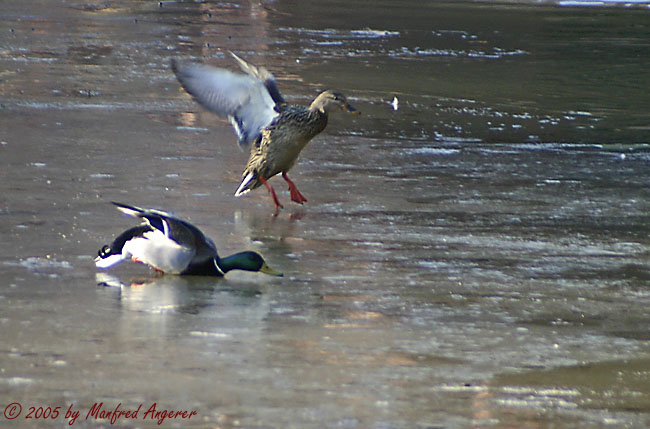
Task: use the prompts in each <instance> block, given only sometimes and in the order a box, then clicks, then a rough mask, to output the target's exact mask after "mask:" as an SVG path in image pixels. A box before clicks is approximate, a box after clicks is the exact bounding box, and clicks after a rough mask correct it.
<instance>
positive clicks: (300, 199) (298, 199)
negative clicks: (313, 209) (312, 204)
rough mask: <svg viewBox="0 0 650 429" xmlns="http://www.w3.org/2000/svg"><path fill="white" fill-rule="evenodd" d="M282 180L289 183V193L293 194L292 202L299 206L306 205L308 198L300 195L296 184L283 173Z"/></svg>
mask: <svg viewBox="0 0 650 429" xmlns="http://www.w3.org/2000/svg"><path fill="white" fill-rule="evenodd" d="M282 178H283V179H284V180H286V181H287V183H288V184H289V192H290V193H291V201H294V202H296V203H298V204H302V203H306V202H307V198H305V196H304V195H303V194H301V193H300V191H299V190H298V187H296V184H295V183H293V182H292V181H291V179H289V176H287V173H284V172H283V173H282Z"/></svg>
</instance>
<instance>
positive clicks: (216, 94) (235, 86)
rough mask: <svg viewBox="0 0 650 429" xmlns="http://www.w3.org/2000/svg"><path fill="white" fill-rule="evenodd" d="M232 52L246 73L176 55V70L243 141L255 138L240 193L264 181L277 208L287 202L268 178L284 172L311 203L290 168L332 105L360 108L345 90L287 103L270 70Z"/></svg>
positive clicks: (295, 196) (299, 198) (296, 195)
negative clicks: (306, 101) (187, 60)
mask: <svg viewBox="0 0 650 429" xmlns="http://www.w3.org/2000/svg"><path fill="white" fill-rule="evenodd" d="M230 54H231V55H232V56H233V58H235V60H236V61H237V63H238V64H239V66H240V67H241V69H242V70H243V71H244V72H246V74H237V73H233V72H231V71H229V70H226V69H221V68H215V67H210V66H206V65H202V64H195V63H188V64H181V63H179V62H177V61H176V60H172V70H173V71H174V73H175V74H176V77H177V78H178V81H179V82H180V83H181V85H182V86H183V88H185V90H186V91H187V92H188V93H189V94H191V95H192V96H194V98H195V99H196V101H197V102H198V103H199V104H201V105H202V106H204V107H206V108H207V109H209V110H211V111H212V112H214V113H216V114H217V115H218V116H220V117H222V118H228V119H229V120H230V123H231V124H232V126H233V127H234V128H235V132H236V133H237V136H238V137H239V144H240V146H247V145H249V144H251V143H252V146H251V149H250V156H249V158H248V163H247V164H246V168H245V169H244V172H243V174H242V177H243V180H242V181H241V184H240V185H239V187H238V188H237V191H235V196H236V197H239V196H240V195H243V194H245V193H247V192H249V191H251V190H253V189H255V188H257V187H259V186H261V185H264V186H266V188H267V189H268V191H269V193H270V194H271V196H272V197H273V202H274V203H275V212H276V213H277V212H278V209H279V208H281V207H282V204H280V202H279V201H278V197H277V196H276V194H275V191H274V190H273V187H272V186H271V185H270V184H269V183H268V180H269V179H270V178H271V177H273V176H275V175H276V174H278V173H282V178H283V179H284V180H286V182H287V183H288V184H289V192H290V193H291V200H292V201H295V202H296V203H298V204H302V203H304V202H307V198H305V197H304V196H303V195H302V194H301V193H300V192H299V191H298V188H297V187H296V185H295V184H294V183H293V182H292V181H291V179H289V177H288V176H287V172H288V171H289V170H290V169H291V167H293V164H294V163H295V162H296V159H297V158H298V155H299V154H300V151H302V149H303V148H304V147H305V145H306V144H307V143H308V142H309V141H310V140H311V139H312V138H314V137H315V136H316V135H317V134H319V133H320V132H321V131H323V130H324V129H325V127H326V126H327V116H328V114H329V112H330V111H331V110H332V108H334V107H338V108H340V109H341V110H344V111H347V112H350V113H357V114H358V113H359V112H358V111H357V110H356V109H355V108H354V107H352V106H351V105H350V104H349V103H348V102H347V100H346V98H345V96H344V95H343V94H341V93H340V92H336V91H331V90H328V91H324V92H321V93H320V94H319V95H318V97H316V99H315V100H314V101H313V102H312V103H311V105H310V106H309V107H305V106H299V105H290V104H287V103H286V102H285V101H284V98H283V97H282V95H281V94H280V91H279V90H278V87H277V86H276V84H275V77H274V76H273V75H272V74H271V73H270V72H269V71H268V70H266V69H265V68H263V67H257V66H255V65H253V64H250V63H248V62H246V61H244V60H243V59H242V58H240V57H238V56H237V55H235V54H234V53H232V52H231V53H230Z"/></svg>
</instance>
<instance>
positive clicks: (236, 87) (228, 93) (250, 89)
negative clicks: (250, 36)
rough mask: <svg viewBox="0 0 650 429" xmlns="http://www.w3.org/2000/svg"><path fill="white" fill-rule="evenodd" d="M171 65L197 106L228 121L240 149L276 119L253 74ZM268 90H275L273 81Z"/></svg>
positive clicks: (272, 103)
mask: <svg viewBox="0 0 650 429" xmlns="http://www.w3.org/2000/svg"><path fill="white" fill-rule="evenodd" d="M237 58H238V57H237ZM171 65H172V70H173V71H174V73H175V74H176V78H177V79H178V81H179V82H180V83H181V85H182V86H183V88H184V89H185V90H186V91H187V92H188V93H189V94H191V95H192V96H193V97H194V99H195V100H196V101H197V102H198V103H199V104H201V105H202V106H203V107H205V108H206V109H208V110H210V111H212V112H214V113H216V114H217V115H218V116H220V117H222V118H227V119H228V120H229V121H230V123H231V124H232V126H233V127H234V128H235V132H236V133H237V136H238V138H239V144H240V145H241V146H248V145H249V144H250V142H251V141H253V140H254V139H255V138H256V137H257V136H258V135H259V133H260V131H261V130H262V129H263V128H264V127H266V126H267V125H269V124H270V123H271V122H272V121H273V119H274V118H275V117H276V116H277V115H278V112H277V111H276V102H275V101H274V98H273V96H272V95H271V93H270V92H269V89H268V87H267V86H266V85H265V83H264V82H263V81H262V80H260V79H259V77H258V76H257V75H255V74H254V73H251V72H249V74H246V75H245V74H236V73H233V72H231V71H229V70H226V69H221V68H216V67H211V66H206V65H203V64H197V63H180V62H178V61H176V60H175V59H172V61H171ZM240 65H241V64H240ZM258 71H259V69H258ZM265 71H266V70H265ZM267 73H268V71H267ZM268 74H269V75H270V73H268ZM271 77H272V75H271ZM272 87H275V82H274V79H273V86H272ZM275 92H277V87H275ZM277 95H279V92H277ZM280 99H281V96H280Z"/></svg>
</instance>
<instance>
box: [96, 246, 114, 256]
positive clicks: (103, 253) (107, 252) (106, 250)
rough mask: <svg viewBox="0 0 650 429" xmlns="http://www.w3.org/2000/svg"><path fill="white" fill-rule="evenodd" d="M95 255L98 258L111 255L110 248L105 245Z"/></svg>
mask: <svg viewBox="0 0 650 429" xmlns="http://www.w3.org/2000/svg"><path fill="white" fill-rule="evenodd" d="M97 254H98V255H99V257H100V258H105V257H107V256H108V255H110V254H111V248H110V247H109V246H108V245H106V246H104V247H102V248H101V249H99V252H97Z"/></svg>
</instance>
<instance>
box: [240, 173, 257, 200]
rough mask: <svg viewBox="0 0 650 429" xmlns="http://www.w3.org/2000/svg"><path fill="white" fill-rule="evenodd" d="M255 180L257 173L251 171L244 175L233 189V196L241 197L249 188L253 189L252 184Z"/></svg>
mask: <svg viewBox="0 0 650 429" xmlns="http://www.w3.org/2000/svg"><path fill="white" fill-rule="evenodd" d="M256 181H257V173H255V172H251V173H248V174H247V175H246V177H244V179H243V180H242V181H241V183H240V184H239V187H238V188H237V190H236V191H235V196H236V197H241V196H242V195H244V194H245V193H247V192H249V191H250V190H251V189H253V185H254V184H255V182H256Z"/></svg>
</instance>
